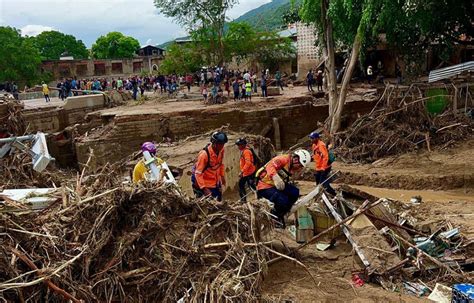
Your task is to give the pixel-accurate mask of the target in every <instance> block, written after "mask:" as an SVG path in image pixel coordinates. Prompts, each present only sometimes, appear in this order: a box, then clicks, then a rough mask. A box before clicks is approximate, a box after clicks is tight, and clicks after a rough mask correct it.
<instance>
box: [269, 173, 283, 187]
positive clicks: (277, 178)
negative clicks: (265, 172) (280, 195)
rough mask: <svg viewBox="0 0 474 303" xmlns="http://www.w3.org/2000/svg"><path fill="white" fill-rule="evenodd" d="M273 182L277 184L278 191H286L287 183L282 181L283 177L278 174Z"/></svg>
mask: <svg viewBox="0 0 474 303" xmlns="http://www.w3.org/2000/svg"><path fill="white" fill-rule="evenodd" d="M272 179H273V182H274V183H275V187H276V189H278V190H284V189H285V182H283V180H282V179H281V177H280V176H279V175H278V174H275V175H274V176H273V178H272Z"/></svg>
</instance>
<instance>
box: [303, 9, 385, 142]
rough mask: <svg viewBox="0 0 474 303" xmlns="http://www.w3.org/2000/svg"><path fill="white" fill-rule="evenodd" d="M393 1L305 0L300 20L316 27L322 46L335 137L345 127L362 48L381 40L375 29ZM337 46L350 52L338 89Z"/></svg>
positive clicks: (331, 130) (330, 119)
mask: <svg viewBox="0 0 474 303" xmlns="http://www.w3.org/2000/svg"><path fill="white" fill-rule="evenodd" d="M389 1H391V0H304V1H303V4H302V6H301V11H300V16H301V18H302V20H303V22H306V23H312V24H315V26H316V28H317V30H318V33H317V34H318V38H319V39H318V40H319V46H320V47H321V49H322V54H323V60H324V61H325V67H326V75H327V77H326V79H327V83H328V96H329V123H328V124H329V130H330V132H331V133H335V132H337V131H338V130H339V128H340V126H341V116H342V111H343V108H344V104H345V101H346V96H347V90H348V88H349V83H350V79H351V78H352V74H353V72H354V69H355V67H356V64H357V61H358V58H359V54H360V52H361V47H362V45H363V44H364V43H365V42H366V41H367V40H368V39H369V38H370V37H374V36H375V37H378V34H379V33H380V32H378V31H376V29H377V27H376V26H375V25H376V24H377V23H378V22H379V20H378V17H379V16H380V15H381V14H382V13H381V12H382V11H384V10H386V9H387V6H386V5H385V2H389ZM336 45H339V46H342V47H347V48H350V57H349V60H348V63H347V66H346V69H345V72H344V75H343V78H342V84H341V87H340V89H339V90H338V89H337V82H336V80H337V79H336V68H335V57H336V56H335V51H336Z"/></svg>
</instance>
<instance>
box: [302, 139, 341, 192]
mask: <svg viewBox="0 0 474 303" xmlns="http://www.w3.org/2000/svg"><path fill="white" fill-rule="evenodd" d="M309 138H310V139H311V140H312V143H313V145H312V146H311V149H312V151H313V160H314V162H315V163H316V174H314V178H315V179H316V184H322V185H323V187H324V189H325V190H326V191H327V192H328V193H329V194H331V195H333V196H335V195H336V191H335V190H334V188H332V187H331V180H330V179H331V178H328V177H329V175H330V173H331V161H330V159H329V152H328V149H327V147H326V144H324V142H323V141H322V140H321V139H320V135H319V133H317V132H312V133H311V134H309Z"/></svg>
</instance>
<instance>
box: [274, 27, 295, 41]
mask: <svg viewBox="0 0 474 303" xmlns="http://www.w3.org/2000/svg"><path fill="white" fill-rule="evenodd" d="M296 34H297V31H296V27H292V28H289V29H285V30H282V31H279V32H278V35H279V36H280V37H283V38H290V37H293V36H296Z"/></svg>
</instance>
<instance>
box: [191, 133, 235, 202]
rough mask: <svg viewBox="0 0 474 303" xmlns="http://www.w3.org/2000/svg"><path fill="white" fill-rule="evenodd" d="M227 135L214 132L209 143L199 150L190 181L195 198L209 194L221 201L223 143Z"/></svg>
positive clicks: (223, 181)
mask: <svg viewBox="0 0 474 303" xmlns="http://www.w3.org/2000/svg"><path fill="white" fill-rule="evenodd" d="M227 141H228V140H227V135H226V134H225V133H223V132H214V133H213V134H212V135H211V143H210V144H208V145H206V147H204V149H203V150H201V151H200V152H199V155H198V158H197V161H196V164H195V166H194V167H193V171H192V176H191V183H192V185H193V191H194V194H195V195H196V198H200V197H203V196H210V197H213V198H215V199H217V201H222V187H225V185H226V180H225V175H224V173H225V167H224V145H225V144H226V143H227Z"/></svg>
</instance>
